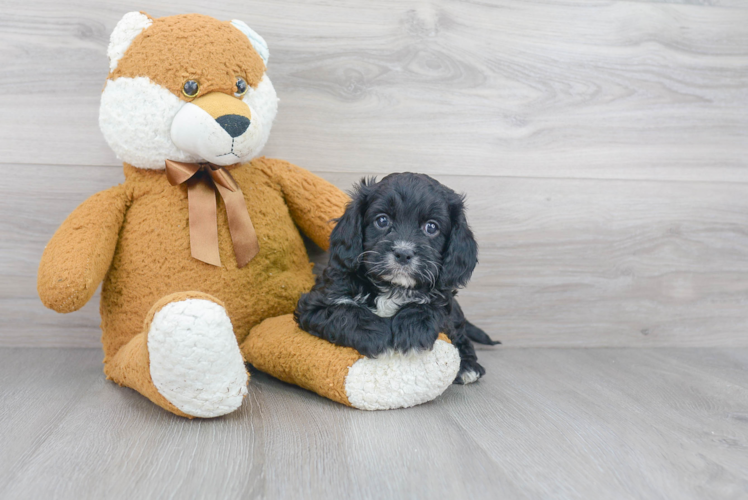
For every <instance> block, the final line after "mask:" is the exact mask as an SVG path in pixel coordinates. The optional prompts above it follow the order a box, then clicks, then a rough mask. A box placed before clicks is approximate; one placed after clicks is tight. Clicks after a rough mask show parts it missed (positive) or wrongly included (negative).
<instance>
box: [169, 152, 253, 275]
mask: <svg viewBox="0 0 748 500" xmlns="http://www.w3.org/2000/svg"><path fill="white" fill-rule="evenodd" d="M166 178H167V179H168V180H169V183H170V184H171V185H172V186H177V185H179V184H182V183H183V182H186V183H187V198H188V204H189V211H190V251H191V252H192V256H193V257H194V258H196V259H197V260H201V261H203V262H205V263H206V264H212V265H214V266H219V267H220V266H221V257H220V254H219V252H218V222H217V219H216V217H217V208H216V206H217V205H216V193H215V191H214V187H215V189H217V190H218V193H219V194H220V195H221V198H223V203H224V204H225V205H226V217H227V218H228V221H229V232H230V233H231V240H232V241H233V242H234V254H235V255H236V263H237V265H238V266H239V267H244V266H246V265H247V263H249V261H250V260H252V259H253V258H254V257H255V255H257V253H258V252H259V251H260V244H259V242H258V241H257V233H255V228H254V226H253V225H252V220H251V219H250V218H249V212H247V205H246V204H245V203H244V194H243V193H242V190H241V189H240V188H239V185H238V184H237V183H236V181H235V180H234V178H233V177H231V174H230V173H229V172H228V170H226V169H224V168H223V167H221V166H219V165H214V164H212V163H184V162H181V161H172V160H166Z"/></svg>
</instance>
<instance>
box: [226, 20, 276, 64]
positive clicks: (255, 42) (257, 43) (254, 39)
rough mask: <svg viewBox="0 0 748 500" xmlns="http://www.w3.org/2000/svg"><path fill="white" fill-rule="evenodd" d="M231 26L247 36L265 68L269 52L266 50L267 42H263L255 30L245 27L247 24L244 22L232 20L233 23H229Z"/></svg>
mask: <svg viewBox="0 0 748 500" xmlns="http://www.w3.org/2000/svg"><path fill="white" fill-rule="evenodd" d="M231 25H232V26H234V27H235V28H237V29H238V30H239V31H241V32H242V33H244V34H245V35H247V38H249V41H250V43H252V47H254V48H255V50H256V51H257V53H258V54H260V57H261V58H262V61H263V62H264V63H265V66H267V65H268V59H269V58H270V51H269V50H268V44H267V42H265V39H264V38H262V37H261V36H260V35H258V34H257V32H256V31H255V30H253V29H252V28H250V27H249V26H247V23H245V22H244V21H240V20H239V19H234V20H233V21H231Z"/></svg>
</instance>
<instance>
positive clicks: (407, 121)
mask: <svg viewBox="0 0 748 500" xmlns="http://www.w3.org/2000/svg"><path fill="white" fill-rule="evenodd" d="M140 9H142V10H146V11H149V12H150V13H151V14H153V15H155V16H162V15H169V14H175V13H181V12H190V11H198V12H203V13H206V14H211V15H214V16H216V17H219V18H225V19H231V18H237V17H238V18H242V19H245V20H247V21H248V22H249V23H250V24H251V25H252V26H253V27H254V28H255V29H256V30H257V31H258V32H260V33H261V34H262V35H264V36H265V37H266V39H267V40H268V43H269V45H270V50H271V59H270V67H269V68H270V69H269V73H270V76H271V78H272V79H273V81H274V82H275V84H276V87H277V89H278V93H279V95H280V97H281V101H282V102H281V112H280V115H279V118H278V121H277V125H276V128H275V130H274V132H273V134H272V136H271V139H270V143H269V145H268V147H267V150H266V152H267V154H268V155H270V156H278V157H283V158H286V159H288V160H289V161H293V162H296V163H300V164H304V165H306V166H307V167H308V168H310V169H312V170H317V171H335V172H359V171H362V170H370V171H374V172H377V173H385V172H389V171H392V170H398V169H411V170H414V169H415V170H427V171H429V172H432V173H440V174H448V173H451V172H453V171H454V169H455V168H459V169H460V171H461V172H463V173H465V174H471V175H488V176H493V175H504V176H506V175H508V176H521V177H526V176H533V177H548V176H550V177H577V178H580V177H581V178H625V179H632V178H636V179H680V180H697V181H701V180H729V181H742V182H744V181H746V180H748V168H746V156H748V29H746V26H748V9H747V8H746V4H745V3H740V2H736V1H733V2H711V1H710V2H706V1H700V2H685V3H682V4H681V3H678V2H672V1H671V2H628V1H613V0H595V1H589V2H587V1H575V2H567V1H563V2H562V1H555V0H544V1H538V2H524V1H521V0H495V1H492V2H482V1H455V0H428V1H424V0H406V1H402V0H383V1H378V2H366V1H364V0H358V1H350V2H327V1H321V0H320V1H311V2H294V1H291V0H284V1H278V0H258V1H253V2H251V3H247V2H241V1H238V0H229V1H225V2H221V3H220V4H216V5H215V6H213V7H206V4H205V3H204V2H202V1H197V0H183V1H181V2H174V1H173V0H169V1H143V0H140V1H135V0H132V1H114V2H95V1H93V0H72V1H69V2H59V1H57V0H34V1H32V2H26V1H24V2H22V1H20V0H14V1H6V2H4V3H3V16H2V20H0V23H1V24H0V27H1V29H0V33H2V34H1V35H0V43H1V44H2V46H1V47H2V50H0V66H1V67H3V73H2V76H0V90H2V92H0V109H3V114H4V118H3V119H2V121H0V161H2V162H5V163H27V162H32V163H42V164H59V165H115V164H117V161H116V159H115V158H114V155H113V154H112V152H111V151H110V150H109V148H108V147H107V145H106V144H105V143H104V140H103V138H102V136H101V134H100V132H99V130H98V126H97V124H98V120H97V114H98V101H99V92H100V90H101V88H102V85H103V83H104V79H105V77H106V72H107V62H106V58H105V49H106V45H107V40H108V36H109V33H110V31H111V30H112V28H113V27H114V25H115V24H116V22H117V20H118V19H119V18H120V17H121V16H122V14H123V13H124V12H127V11H131V10H140Z"/></svg>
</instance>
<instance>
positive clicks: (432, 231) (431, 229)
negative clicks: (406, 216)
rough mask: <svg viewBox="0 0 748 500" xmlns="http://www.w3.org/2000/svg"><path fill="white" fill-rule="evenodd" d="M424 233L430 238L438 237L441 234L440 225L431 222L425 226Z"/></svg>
mask: <svg viewBox="0 0 748 500" xmlns="http://www.w3.org/2000/svg"><path fill="white" fill-rule="evenodd" d="M423 232H424V233H426V234H427V235H429V236H436V235H437V234H439V224H437V223H436V222H434V221H432V220H430V221H428V222H427V223H426V224H424V225H423Z"/></svg>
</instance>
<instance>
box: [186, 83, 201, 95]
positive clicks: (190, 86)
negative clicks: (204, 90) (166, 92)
mask: <svg viewBox="0 0 748 500" xmlns="http://www.w3.org/2000/svg"><path fill="white" fill-rule="evenodd" d="M198 92H200V84H199V83H197V82H196V81H195V80H187V81H186V82H184V85H182V93H183V94H184V95H185V97H195V96H196V95H197V93H198Z"/></svg>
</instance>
